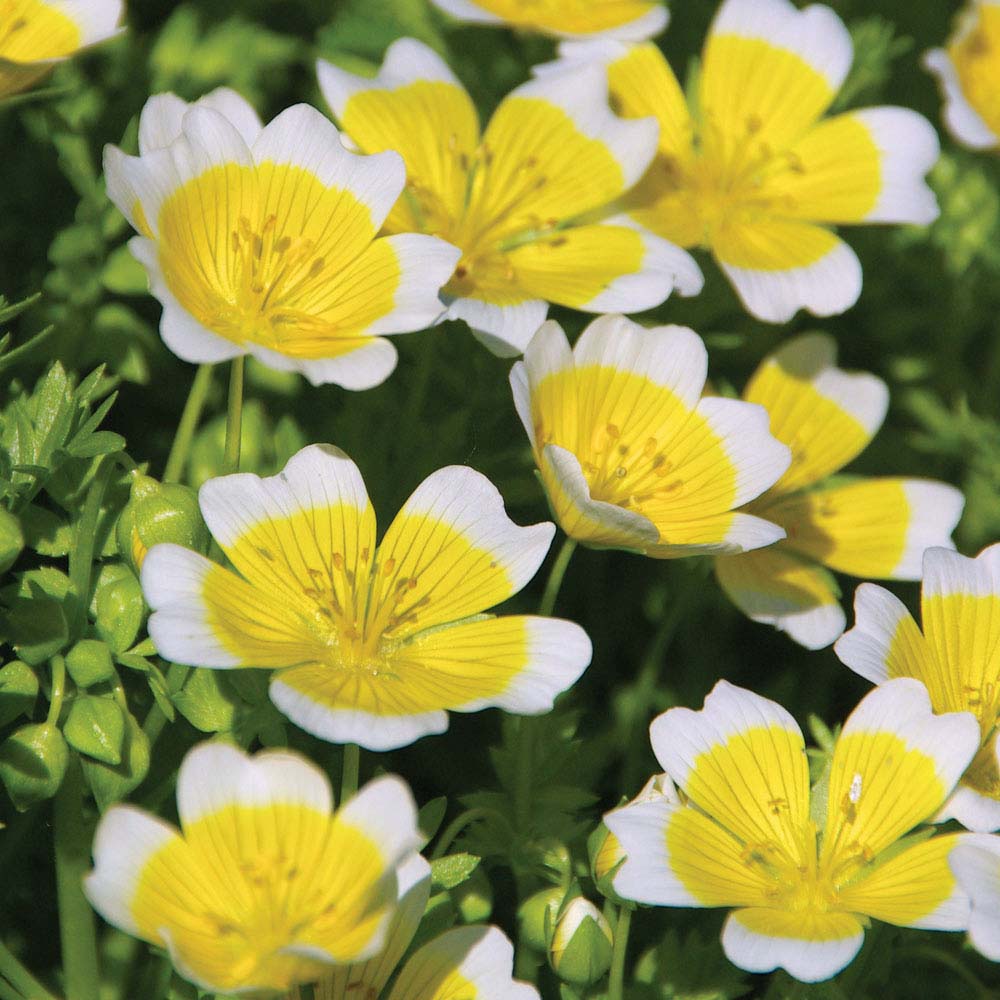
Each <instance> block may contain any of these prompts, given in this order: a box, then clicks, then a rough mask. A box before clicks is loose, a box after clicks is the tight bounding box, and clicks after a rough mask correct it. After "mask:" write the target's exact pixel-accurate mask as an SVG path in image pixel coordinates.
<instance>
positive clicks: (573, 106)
mask: <svg viewBox="0 0 1000 1000" xmlns="http://www.w3.org/2000/svg"><path fill="white" fill-rule="evenodd" d="M510 98H534V99H536V100H541V101H546V102H548V103H549V104H554V105H555V106H556V107H558V108H560V109H561V110H563V111H564V112H565V113H566V114H567V115H569V117H570V118H571V119H572V120H573V123H574V125H576V127H577V128H578V129H579V130H580V131H581V132H582V133H583V134H584V135H585V136H587V137H588V138H591V139H598V140H600V141H601V142H602V143H604V144H605V145H606V146H607V148H608V151H609V152H610V153H611V155H612V156H613V157H614V159H615V161H616V162H617V164H618V166H619V167H620V168H621V171H622V174H623V176H624V188H630V187H631V186H632V185H633V184H635V183H636V181H638V180H639V178H640V177H642V175H643V174H644V173H645V172H646V168H647V167H648V166H649V164H650V163H651V162H652V160H653V156H654V155H655V153H656V146H657V143H658V141H659V134H660V128H659V125H658V124H657V122H656V119H655V118H635V119H623V118H619V117H618V116H617V115H615V114H614V113H613V112H612V111H611V108H610V107H609V105H608V80H607V74H606V72H605V71H604V68H603V67H601V66H597V65H589V64H582V65H579V66H568V67H566V68H565V70H564V71H563V72H557V73H546V74H545V75H543V76H540V77H536V78H535V79H533V80H528V82H527V83H522V84H521V86H519V87H516V88H515V89H514V90H512V91H511V92H510V95H509V96H508V98H506V99H510Z"/></svg>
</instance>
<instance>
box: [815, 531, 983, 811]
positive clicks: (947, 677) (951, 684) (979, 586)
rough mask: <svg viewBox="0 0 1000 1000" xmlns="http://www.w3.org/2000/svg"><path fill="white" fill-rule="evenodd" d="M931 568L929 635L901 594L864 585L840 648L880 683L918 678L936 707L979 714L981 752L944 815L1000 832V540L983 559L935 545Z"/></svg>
mask: <svg viewBox="0 0 1000 1000" xmlns="http://www.w3.org/2000/svg"><path fill="white" fill-rule="evenodd" d="M923 569H924V573H923V584H922V586H921V593H920V606H921V618H922V619H923V633H921V631H920V628H919V627H918V626H917V623H916V622H915V621H914V620H913V618H912V617H911V615H910V612H909V611H907V609H906V607H905V606H904V605H903V604H902V602H901V601H900V600H899V599H898V598H897V597H895V596H894V595H893V594H890V593H889V591H887V590H885V589H884V588H882V587H878V586H876V585H875V584H871V583H864V584H862V585H861V586H860V587H858V590H857V593H856V594H855V598H854V612H855V624H854V628H853V629H851V630H850V631H849V632H847V633H846V634H845V635H844V636H843V637H842V638H841V639H840V640H839V641H838V642H837V644H836V645H835V646H834V651H835V652H836V654H837V656H839V657H840V659H841V660H842V661H843V662H844V663H846V664H847V666H849V667H850V668H851V669H852V670H853V671H855V672H856V673H858V674H860V675H861V676H862V677H865V678H867V679H868V680H870V681H872V682H873V683H874V684H882V683H883V682H885V681H887V680H889V679H890V678H893V677H915V678H916V679H917V680H919V681H923V683H924V684H926V685H927V690H928V691H929V692H930V696H931V702H932V703H933V705H934V709H935V711H937V712H962V711H964V712H971V713H972V714H973V715H974V716H975V717H976V718H977V719H978V720H979V727H980V748H979V752H978V753H977V754H976V757H975V759H974V760H973V761H972V764H971V765H970V766H969V769H968V771H966V773H965V774H964V775H963V776H962V780H961V781H960V782H959V785H958V788H957V789H956V790H955V794H954V795H953V796H952V797H951V798H950V799H949V800H948V802H947V803H946V805H945V808H944V810H943V811H942V814H941V817H940V818H941V819H947V818H949V817H954V818H955V819H957V820H958V821H959V822H960V823H961V824H962V825H963V826H965V827H967V828H968V829H970V830H998V829H1000V761H998V754H1000V748H998V744H997V735H998V730H997V720H998V718H1000V659H998V657H997V649H998V648H1000V545H991V546H990V547H989V548H988V549H984V550H983V551H982V552H981V553H980V554H979V555H978V556H977V557H976V558H975V559H969V558H967V557H965V556H961V555H959V554H958V553H957V552H953V551H951V550H949V549H941V548H933V549H928V550H927V552H926V553H925V554H924V567H923Z"/></svg>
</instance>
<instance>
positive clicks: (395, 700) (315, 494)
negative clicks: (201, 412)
mask: <svg viewBox="0 0 1000 1000" xmlns="http://www.w3.org/2000/svg"><path fill="white" fill-rule="evenodd" d="M199 500H200V504H201V510H202V514H203V515H204V518H205V523H206V524H207V525H208V528H209V530H210V531H211V533H212V534H213V536H214V537H215V540H216V541H217V542H218V543H219V545H220V546H221V547H222V549H223V551H224V552H225V554H226V556H227V557H228V558H229V560H230V562H231V563H232V565H233V566H234V568H235V570H236V572H233V571H232V570H229V569H225V568H223V567H222V566H220V565H218V564H217V563H214V562H210V561H209V560H208V559H205V558H204V557H203V556H201V555H199V554H198V553H196V552H193V551H191V550H190V549H186V548H182V547H180V546H178V545H155V546H153V547H152V548H151V549H150V550H149V553H148V555H147V556H146V559H145V561H144V562H143V564H142V585H143V590H144V592H145V594H146V599H147V600H148V602H149V604H150V606H151V607H152V608H153V612H154V613H153V614H152V615H151V617H150V619H149V634H150V636H151V637H152V638H153V640H154V642H155V643H156V646H157V649H158V650H159V651H160V653H161V655H163V656H164V657H166V658H167V659H169V660H173V661H174V662H177V663H184V664H190V665H193V666H201V667H215V668H222V669H226V668H229V669H232V668H246V667H259V668H264V669H271V670H274V671H275V674H274V676H273V678H272V680H271V698H272V700H273V701H274V703H275V704H276V705H277V706H278V708H280V709H281V710H282V711H283V712H284V713H285V714H286V715H287V716H288V717H289V718H290V719H292V721H294V722H295V723H297V724H298V725H299V726H301V727H302V728H303V729H305V730H307V731H308V732H311V733H313V734H314V735H316V736H319V737H320V738H322V739H327V740H332V741H334V742H338V743H359V744H361V745H362V746H364V747H368V748H369V749H372V750H388V749H392V748H394V747H400V746H405V745H406V744H408V743H411V742H413V741H414V740H416V739H419V738H420V737H421V736H424V735H427V734H429V733H440V732H443V731H444V730H445V729H446V728H447V726H448V716H447V713H448V712H449V711H452V712H475V711H478V710H480V709H483V708H487V707H491V706H495V707H499V708H503V709H505V710H507V711H509V712H516V713H519V714H525V715H531V714H536V713H541V712H546V711H548V710H549V709H550V708H551V707H552V700H553V698H554V697H555V696H556V695H557V694H559V693H560V692H562V691H564V690H565V689H566V688H567V687H569V686H570V685H571V684H572V683H573V682H574V681H576V679H577V678H578V677H579V676H580V674H581V673H582V672H583V670H584V668H585V667H586V666H587V664H588V663H589V662H590V654H591V648H590V640H589V639H588V638H587V635H586V633H585V632H584V631H583V629H581V628H580V627H579V626H578V625H574V624H573V623H571V622H566V621H560V620H557V619H552V618H540V617H535V616H531V615H508V616H503V617H499V618H496V617H492V616H489V615H484V614H482V612H484V611H485V610H486V609H487V608H490V607H493V605H495V604H499V603H500V602H501V601H505V600H507V599H508V598H509V597H511V596H512V595H513V594H515V593H517V591H519V590H520V589H521V588H522V587H523V586H524V585H525V584H526V583H527V582H528V581H529V580H530V579H531V578H532V577H533V576H534V575H535V572H536V571H537V570H538V567H539V566H540V565H541V563H542V560H543V559H544V558H545V554H546V552H547V551H548V549H549V545H550V543H551V541H552V536H553V534H554V532H555V528H554V526H553V525H552V524H550V523H543V524H536V525H532V526H531V527H526V528H522V527H519V526H518V525H516V524H514V523H513V522H512V521H511V520H510V519H509V518H508V517H507V514H506V513H505V511H504V506H503V498H502V497H501V496H500V494H499V492H498V491H497V489H496V487H495V486H493V484H492V483H490V481H489V480H488V479H486V478H485V477H484V476H482V475H480V474H479V473H478V472H474V471H473V470H472V469H468V468H464V467H462V466H450V467H448V468H445V469H440V470H439V471H437V472H435V473H433V474H432V475H430V476H428V478H427V479H425V480H424V482H423V483H422V484H421V485H420V486H419V487H418V488H417V490H416V491H415V492H414V493H413V495H412V496H411V497H410V498H409V500H407V502H406V503H405V504H404V506H403V508H402V510H401V511H400V512H399V514H398V515H397V516H396V518H395V520H394V521H393V522H392V524H391V525H390V526H389V529H388V530H387V531H386V533H385V536H384V538H383V539H382V542H381V544H378V545H377V544H376V538H375V511H374V509H373V507H372V505H371V501H370V500H369V499H368V494H367V492H366V491H365V484H364V482H363V480H362V478H361V473H360V472H359V471H358V468H357V466H356V465H355V464H354V463H353V462H352V461H351V460H350V459H349V458H348V457H347V456H346V455H345V454H344V453H343V452H341V451H340V450H339V449H336V448H332V447H329V446H323V445H311V446H309V447H307V448H303V449H302V451H300V452H299V453H298V454H297V455H295V456H294V457H293V458H292V459H291V460H290V461H289V462H288V464H287V465H286V466H285V468H284V471H283V472H281V473H280V474H279V475H277V476H272V477H270V478H268V479H261V478H259V477H258V476H254V475H249V474H241V475H233V476H223V477H222V478H219V479H213V480H209V481H208V482H207V483H205V484H204V485H203V486H202V488H201V491H200V495H199Z"/></svg>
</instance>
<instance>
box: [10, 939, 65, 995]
mask: <svg viewBox="0 0 1000 1000" xmlns="http://www.w3.org/2000/svg"><path fill="white" fill-rule="evenodd" d="M0 976H2V977H3V979H0V985H3V986H5V988H6V989H8V990H10V991H11V992H10V993H9V994H0V995H3V996H7V995H10V996H13V997H15V998H16V1000H21V998H22V997H25V998H27V1000H55V997H53V995H52V994H51V993H50V992H49V991H48V990H47V989H46V988H45V987H44V986H42V984H41V983H40V982H39V981H38V980H37V979H35V977H34V976H33V975H32V974H31V973H30V972H29V971H28V970H27V969H26V968H25V967H24V966H23V965H22V964H21V963H20V962H19V961H18V959H17V958H16V956H15V955H14V953H13V952H12V951H11V950H10V949H9V948H8V947H7V946H6V945H5V944H4V943H3V942H2V941H0ZM3 980H6V983H8V984H9V986H7V985H6V984H5V983H4V982H3Z"/></svg>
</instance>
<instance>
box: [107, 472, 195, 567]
mask: <svg viewBox="0 0 1000 1000" xmlns="http://www.w3.org/2000/svg"><path fill="white" fill-rule="evenodd" d="M116 537H117V539H118V552H119V554H120V555H121V557H122V558H123V559H125V560H126V561H127V562H128V563H129V564H130V565H131V566H132V568H133V569H134V570H135V571H136V572H137V573H138V572H139V568H140V567H141V566H142V561H143V559H145V558H146V552H147V551H148V550H149V549H150V548H151V547H152V546H153V545H157V544H159V543H160V542H176V543H177V544H178V545H183V546H185V547H186V548H189V549H195V550H197V551H198V552H204V551H205V549H206V548H208V529H207V528H206V527H205V522H204V521H203V520H202V518H201V511H200V510H199V508H198V494H197V493H195V491H194V490H193V489H191V487H190V486H183V485H181V484H180V483H160V482H157V480H155V479H153V478H152V477H151V476H144V475H141V474H138V473H137V474H136V476H135V478H134V479H133V480H132V495H131V497H130V499H129V502H128V503H127V504H126V505H125V509H124V510H123V511H122V513H121V517H119V518H118V527H117V529H116Z"/></svg>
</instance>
